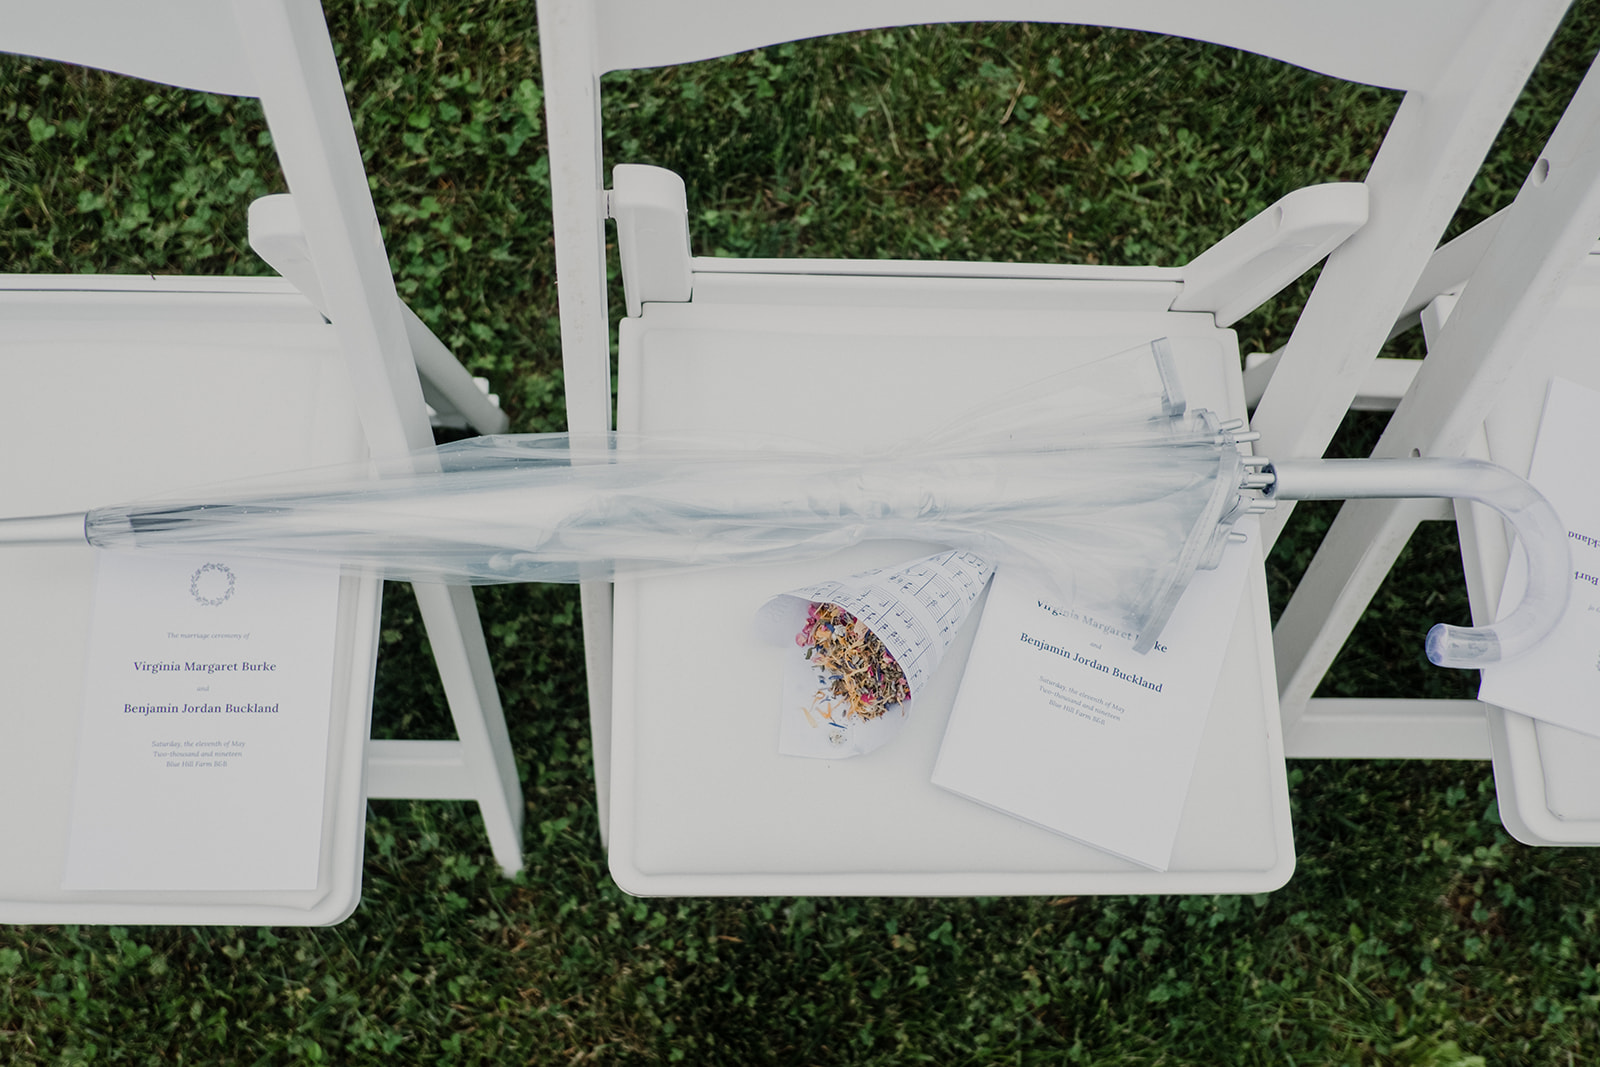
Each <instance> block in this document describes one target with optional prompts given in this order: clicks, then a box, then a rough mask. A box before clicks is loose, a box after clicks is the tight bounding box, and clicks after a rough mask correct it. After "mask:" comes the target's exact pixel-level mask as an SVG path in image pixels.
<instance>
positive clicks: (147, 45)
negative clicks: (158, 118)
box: [0, 0, 258, 96]
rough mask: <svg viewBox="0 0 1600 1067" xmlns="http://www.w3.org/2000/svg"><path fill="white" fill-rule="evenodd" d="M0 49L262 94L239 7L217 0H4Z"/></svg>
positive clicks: (0, 2) (228, 92)
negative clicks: (238, 15) (242, 35)
mask: <svg viewBox="0 0 1600 1067" xmlns="http://www.w3.org/2000/svg"><path fill="white" fill-rule="evenodd" d="M0 51H5V52H13V53H15V54H17V55H24V56H37V57H39V58H40V59H54V60H59V61H60V62H63V63H76V64H78V65H79V66H84V67H94V68H96V69H97V70H109V71H111V72H112V73H115V74H128V75H132V76H133V77H135V78H143V79H145V80H146V81H153V82H160V83H162V84H163V85H176V86H179V87H181V88H184V89H197V90H200V91H201V92H207V93H221V94H222V95H225V96H256V95H258V90H257V87H256V84H255V79H254V76H253V75H252V74H251V70H250V63H249V60H248V57H247V55H246V48H245V45H244V42H243V41H242V40H241V39H240V36H239V30H238V27H237V26H236V25H235V23H234V18H233V9H232V7H231V6H230V5H228V4H227V3H220V2H218V0H0Z"/></svg>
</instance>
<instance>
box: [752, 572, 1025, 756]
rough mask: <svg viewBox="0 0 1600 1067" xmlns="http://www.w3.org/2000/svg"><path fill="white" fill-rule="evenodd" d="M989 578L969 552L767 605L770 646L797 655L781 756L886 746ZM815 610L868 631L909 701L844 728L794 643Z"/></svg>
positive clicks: (787, 682)
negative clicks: (839, 611)
mask: <svg viewBox="0 0 1600 1067" xmlns="http://www.w3.org/2000/svg"><path fill="white" fill-rule="evenodd" d="M993 573H994V567H993V566H992V565H990V564H989V563H988V562H987V561H986V560H983V559H981V558H979V557H978V556H975V555H973V554H972V553H970V552H944V553H941V554H939V555H936V556H929V557H927V558H925V559H919V560H913V561H912V562H910V563H904V564H900V565H898V566H894V567H883V568H879V569H878V570H873V571H866V572H864V573H862V574H855V575H851V576H850V577H848V578H839V579H833V580H829V581H825V582H818V583H817V584H815V585H810V586H806V587H805V588H803V589H795V590H791V591H790V592H788V593H786V594H784V595H782V596H779V597H775V598H774V599H773V600H771V601H769V602H768V603H767V605H766V606H765V607H764V608H763V609H762V613H761V616H760V618H759V619H758V627H759V628H760V630H761V631H762V632H763V634H764V636H766V638H767V639H768V640H769V641H772V642H773V643H775V644H787V646H788V647H789V648H791V649H796V654H794V655H791V656H788V657H786V658H785V660H784V675H783V697H782V700H783V712H782V717H781V719H780V723H781V727H780V732H779V742H778V751H779V752H781V753H783V754H784V755H789V756H811V757H814V758H818V759H841V758H844V757H846V756H856V755H865V754H866V753H868V752H871V751H872V750H873V749H876V748H879V747H881V746H882V745H884V744H885V743H887V742H888V741H889V739H890V738H891V737H893V736H894V734H896V733H898V732H899V730H900V727H901V726H902V725H903V724H904V723H905V722H906V720H907V718H908V717H909V716H910V713H911V707H912V705H914V704H915V703H916V696H917V693H918V692H920V691H921V690H922V687H923V685H924V684H925V683H926V682H927V680H928V678H929V677H930V676H931V675H932V674H933V672H934V671H935V670H936V669H937V668H938V666H939V663H940V661H941V660H942V659H943V658H944V653H945V650H946V649H947V648H949V647H950V643H951V642H952V641H954V640H955V638H956V634H957V633H959V632H960V630H961V624H962V623H963V622H965V621H966V618H967V615H968V614H969V613H970V612H971V610H972V605H973V604H974V602H976V601H977V599H978V596H979V594H981V593H982V592H983V590H984V587H985V586H986V585H987V584H988V582H989V577H990V575H992V574H993ZM813 603H819V604H821V603H826V604H837V605H839V607H841V608H843V609H844V610H846V611H848V612H849V613H850V614H852V615H854V616H855V617H856V618H857V619H859V620H861V621H862V622H864V623H866V625H867V628H868V629H870V630H871V631H872V632H873V634H875V635H876V636H877V638H878V640H880V641H882V642H883V644H884V647H885V648H886V649H888V651H889V654H890V655H891V656H893V657H894V658H895V662H896V663H898V664H899V665H900V669H901V670H902V671H903V672H904V673H905V676H906V681H907V683H909V685H910V687H911V699H910V700H906V701H901V702H900V703H899V704H897V705H892V706H891V707H890V709H889V710H888V711H887V712H885V713H884V714H883V715H882V716H880V717H879V718H876V719H871V720H866V721H855V720H842V721H841V720H839V719H837V718H836V717H834V716H832V715H830V714H828V713H827V709H826V707H825V705H826V704H827V701H826V700H825V699H824V698H823V693H824V686H825V682H824V680H823V679H822V678H821V677H820V676H819V674H818V671H817V670H816V668H815V667H813V666H812V665H811V664H810V662H809V661H807V660H806V659H805V658H804V656H803V655H801V654H800V653H799V651H798V649H797V646H796V645H795V640H794V639H795V635H796V634H797V633H798V632H799V630H800V628H801V626H802V625H803V624H804V622H805V618H806V611H807V609H808V608H809V606H810V605H811V604H813Z"/></svg>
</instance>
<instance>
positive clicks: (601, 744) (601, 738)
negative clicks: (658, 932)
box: [578, 582, 611, 848]
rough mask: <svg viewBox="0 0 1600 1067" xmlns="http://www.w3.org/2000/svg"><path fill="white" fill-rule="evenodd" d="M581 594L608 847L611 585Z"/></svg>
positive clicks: (582, 589) (597, 780)
mask: <svg viewBox="0 0 1600 1067" xmlns="http://www.w3.org/2000/svg"><path fill="white" fill-rule="evenodd" d="M578 591H579V596H580V597H581V598H582V608H583V659H584V670H585V673H586V674H587V675H588V678H589V738H590V743H591V744H592V745H593V747H594V792H595V808H596V810H597V811H598V812H599V815H600V845H601V847H602V848H604V847H605V846H606V845H607V844H608V843H609V842H610V840H611V834H610V827H611V822H610V820H611V583H610V582H584V583H582V584H581V585H580V586H579V587H578Z"/></svg>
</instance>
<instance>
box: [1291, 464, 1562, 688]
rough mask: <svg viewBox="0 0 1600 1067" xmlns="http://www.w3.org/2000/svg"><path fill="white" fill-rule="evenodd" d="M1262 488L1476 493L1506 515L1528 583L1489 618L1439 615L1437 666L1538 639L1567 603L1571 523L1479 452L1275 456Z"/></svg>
mask: <svg viewBox="0 0 1600 1067" xmlns="http://www.w3.org/2000/svg"><path fill="white" fill-rule="evenodd" d="M1266 473H1270V474H1271V475H1272V476H1273V484H1272V485H1271V486H1268V487H1267V488H1266V489H1265V490H1263V492H1264V494H1265V495H1266V496H1269V497H1277V498H1281V499H1284V500H1348V499H1353V498H1359V497H1391V498H1392V497H1448V498H1452V499H1458V500H1475V501H1477V502H1478V503H1480V504H1487V505H1488V506H1489V507H1491V508H1493V509H1494V510H1496V511H1498V512H1499V513H1500V514H1501V515H1503V516H1505V518H1506V521H1508V522H1509V523H1511V528H1512V529H1513V530H1515V531H1516V534H1517V542H1518V544H1520V545H1521V546H1522V551H1523V555H1524V556H1525V557H1526V559H1527V561H1528V586H1527V590H1526V592H1524V593H1523V594H1522V600H1521V601H1520V602H1519V603H1518V604H1517V607H1516V610H1514V611H1512V612H1511V613H1510V614H1509V615H1505V616H1504V617H1503V618H1501V619H1500V621H1499V622H1496V623H1495V624H1494V625H1492V626H1450V625H1448V624H1446V623H1438V624H1437V625H1435V626H1434V627H1433V629H1431V630H1429V631H1428V644H1427V650H1428V659H1430V660H1432V661H1433V662H1434V663H1435V664H1437V665H1438V666H1440V667H1469V668H1471V667H1482V666H1484V665H1485V664H1488V663H1498V662H1499V661H1501V660H1508V659H1511V658H1513V657H1515V656H1519V655H1521V654H1522V653H1523V652H1526V651H1527V650H1528V649H1530V648H1532V647H1533V646H1534V645H1536V644H1538V643H1539V641H1540V640H1541V639H1543V638H1544V636H1545V635H1546V634H1548V633H1549V632H1550V631H1551V630H1553V629H1555V626H1556V623H1558V622H1559V621H1560V620H1561V616H1562V615H1563V614H1564V613H1565V612H1566V610H1567V596H1568V594H1569V593H1570V592H1571V582H1570V580H1569V579H1570V575H1571V565H1572V562H1571V554H1570V553H1569V552H1568V550H1567V531H1566V527H1565V526H1564V525H1562V522H1561V519H1560V517H1559V516H1557V515H1556V511H1555V509H1554V508H1552V507H1551V506H1550V502H1549V501H1547V500H1546V499H1545V498H1544V497H1543V495H1541V494H1540V492H1539V491H1538V490H1537V489H1535V488H1534V487H1533V486H1531V485H1529V484H1528V483H1527V481H1525V480H1524V479H1522V478H1519V477H1517V476H1516V475H1515V474H1513V473H1511V472H1510V471H1508V470H1506V469H1505V468H1504V467H1499V466H1496V465H1495V464H1493V463H1485V462H1483V461H1482V460H1476V459H1309V460H1300V459H1296V460H1284V461H1282V462H1274V463H1272V464H1270V465H1269V466H1268V467H1267V468H1266Z"/></svg>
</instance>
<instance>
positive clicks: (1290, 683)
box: [1272, 500, 1453, 737]
mask: <svg viewBox="0 0 1600 1067" xmlns="http://www.w3.org/2000/svg"><path fill="white" fill-rule="evenodd" d="M1452 514H1453V513H1452V512H1451V511H1450V510H1449V501H1437V500H1349V501H1346V502H1345V505H1344V507H1342V508H1340V509H1339V517H1338V518H1337V519H1335V520H1334V522H1333V526H1332V527H1331V528H1330V529H1329V530H1328V533H1327V536H1326V537H1324V538H1323V541H1322V544H1321V546H1320V547H1318V549H1317V554H1316V555H1315V556H1314V557H1312V560H1311V566H1310V567H1308V568H1306V573H1305V577H1303V578H1302V579H1300V584H1299V585H1298V586H1297V587H1296V588H1295V591H1294V595H1293V596H1292V597H1290V599H1289V603H1288V606H1286V607H1285V608H1284V609H1283V615H1282V616H1280V617H1279V619H1278V624H1277V626H1275V627H1273V630H1272V646H1273V654H1274V657H1275V658H1276V660H1277V664H1278V701H1279V708H1280V710H1281V713H1282V715H1283V731H1284V736H1285V737H1288V736H1290V735H1292V734H1293V733H1294V731H1295V728H1296V726H1297V725H1298V724H1299V720H1300V717H1301V716H1302V715H1304V714H1305V711H1306V707H1307V705H1308V704H1309V702H1310V700H1311V694H1312V693H1314V692H1315V691H1316V688H1317V684H1318V683H1319V682H1320V681H1321V680H1322V676H1323V675H1324V674H1325V673H1327V670H1328V667H1329V666H1331V665H1332V663H1333V660H1334V657H1335V656H1337V655H1338V654H1339V649H1341V648H1343V647H1344V642H1345V639H1346V638H1347V637H1349V636H1350V631H1351V630H1352V629H1354V628H1355V624H1356V622H1357V621H1358V620H1359V619H1360V618H1361V614H1362V612H1364V611H1365V610H1366V608H1367V604H1368V603H1369V602H1370V601H1371V600H1372V596H1373V594H1374V593H1376V592H1377V591H1378V586H1379V585H1381V584H1382V583H1383V579H1384V577H1385V576H1386V575H1388V573H1389V569H1390V567H1392V566H1393V565H1394V561H1395V559H1396V558H1397V557H1398V556H1399V555H1400V550H1401V549H1403V548H1405V546H1406V542H1407V541H1409V540H1410V539H1411V534H1412V532H1413V531H1414V530H1415V529H1416V528H1417V523H1419V522H1421V521H1422V520H1424V519H1445V518H1450V517H1451V516H1452Z"/></svg>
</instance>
